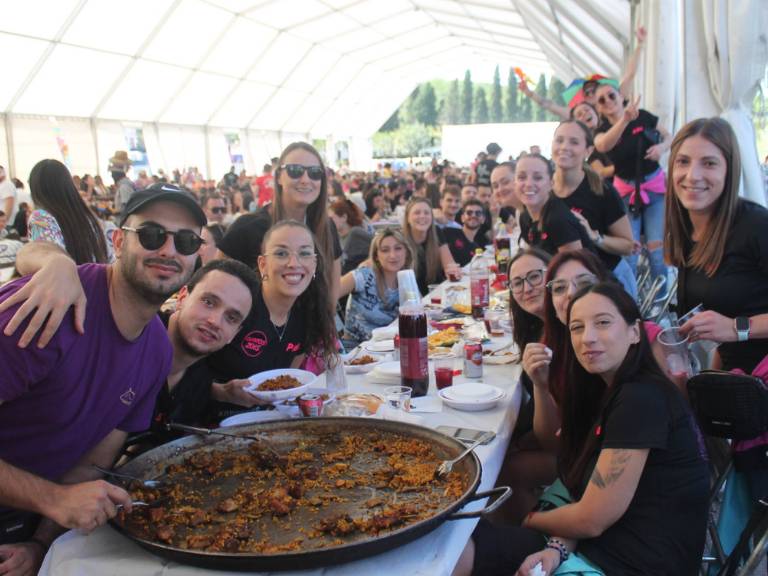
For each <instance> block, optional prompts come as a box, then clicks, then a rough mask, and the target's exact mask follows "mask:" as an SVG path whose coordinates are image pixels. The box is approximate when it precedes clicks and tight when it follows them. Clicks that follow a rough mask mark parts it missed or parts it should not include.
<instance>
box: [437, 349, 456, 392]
mask: <svg viewBox="0 0 768 576" xmlns="http://www.w3.org/2000/svg"><path fill="white" fill-rule="evenodd" d="M433 363H434V366H435V385H436V386H437V389H438V390H442V389H443V388H448V387H449V386H452V385H453V356H444V357H440V358H435V359H434V360H433Z"/></svg>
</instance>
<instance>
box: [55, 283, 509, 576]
mask: <svg viewBox="0 0 768 576" xmlns="http://www.w3.org/2000/svg"><path fill="white" fill-rule="evenodd" d="M505 296H506V292H505V291H504V290H499V291H498V292H497V293H496V294H493V292H492V291H491V295H490V298H489V300H488V302H487V303H486V305H485V306H484V307H483V308H484V314H477V313H475V314H474V316H475V318H473V317H472V315H471V313H472V312H473V310H472V308H473V306H472V305H471V302H470V286H469V282H468V281H467V280H466V279H465V280H464V281H463V282H446V283H444V284H443V285H441V286H440V287H439V288H437V289H436V290H435V291H433V292H432V293H431V294H429V295H428V296H427V297H426V298H425V299H424V300H423V310H424V313H425V315H426V317H427V319H428V325H429V334H428V336H427V348H428V359H427V362H426V364H427V367H428V378H429V379H428V386H427V387H426V394H424V395H420V394H419V393H418V392H417V390H416V387H415V386H413V387H411V386H408V384H410V383H412V381H411V380H408V379H407V378H405V377H401V362H400V355H399V354H398V351H399V347H401V346H402V347H405V346H406V343H405V342H404V340H405V339H406V338H405V336H403V337H402V338H401V337H400V336H401V335H400V334H399V333H398V323H397V322H395V323H394V324H393V325H392V326H389V327H383V328H380V329H377V330H375V331H374V334H373V338H372V339H371V340H370V341H368V342H365V343H363V344H362V345H361V346H359V347H357V348H355V349H354V350H351V351H349V352H348V353H347V354H345V355H344V356H343V362H344V365H343V376H341V377H339V375H338V374H337V375H336V376H335V377H334V378H332V379H328V384H332V386H331V387H329V386H327V385H326V375H325V374H323V375H321V376H319V377H316V376H315V375H314V374H312V373H309V372H304V371H302V370H294V369H286V370H272V371H269V372H263V373H260V374H256V375H254V376H253V377H252V378H251V385H250V388H249V391H251V392H252V393H253V394H254V395H255V396H257V397H258V398H260V399H261V400H264V401H267V402H270V403H271V404H272V405H271V406H268V409H259V410H254V411H250V412H245V413H242V414H238V415H236V416H233V417H231V418H228V419H226V420H224V421H222V422H221V424H220V426H221V427H220V428H218V429H217V430H213V431H211V430H207V429H192V428H190V430H188V431H196V432H197V434H192V435H189V436H185V437H183V438H181V439H179V440H175V441H173V442H170V443H168V444H165V445H162V446H159V447H158V448H155V449H153V450H150V451H148V452H145V453H144V454H141V455H140V456H138V457H136V458H134V459H133V460H130V461H129V462H128V463H127V464H125V465H123V466H121V467H119V469H118V470H117V472H119V473H120V474H122V475H124V477H123V476H117V475H115V476H114V477H113V478H111V480H112V481H114V482H116V483H119V484H120V485H121V486H123V487H125V488H126V489H127V490H128V491H129V492H130V494H131V496H132V499H133V501H134V505H133V510H132V511H131V512H130V513H126V512H125V511H120V512H119V513H118V516H117V517H116V518H115V519H114V520H113V521H112V522H111V523H110V525H108V526H103V527H101V528H99V529H98V530H96V531H95V532H93V533H91V534H89V535H83V534H80V533H77V532H74V531H70V532H68V533H66V534H64V535H63V536H61V537H60V538H59V539H58V540H56V541H55V542H54V544H53V546H52V547H51V549H50V550H49V552H48V555H47V556H46V558H45V561H44V563H43V566H42V569H41V572H40V574H44V575H56V576H63V575H70V574H72V575H74V574H77V575H78V576H89V575H94V576H95V575H99V576H100V575H102V574H107V573H108V574H111V575H115V576H120V575H126V576H127V575H131V576H142V575H147V576H149V575H155V574H161V573H162V574H172V575H192V574H204V573H207V572H209V571H211V573H218V574H225V573H239V572H242V571H245V570H247V571H248V572H250V573H271V572H277V571H279V572H282V573H291V572H294V573H301V574H325V573H332V574H339V575H345V574H349V575H352V574H355V575H357V574H392V573H395V574H429V575H439V574H450V572H451V570H452V568H453V566H454V565H455V563H456V561H457V559H458V557H459V554H460V553H461V551H462V549H463V548H464V545H465V544H466V542H467V541H468V539H469V537H470V534H471V533H472V531H473V529H474V526H475V524H476V521H477V518H478V516H479V513H480V512H481V511H483V510H484V509H487V508H488V507H489V506H492V504H493V502H494V501H498V500H500V499H503V498H504V497H505V496H506V495H508V493H509V490H508V489H505V488H504V487H499V488H496V489H495V490H494V489H493V488H494V485H495V481H496V478H497V476H498V474H499V470H500V468H501V464H502V460H503V456H504V453H505V451H506V448H507V445H508V443H509V439H510V435H511V432H512V429H513V427H514V424H515V419H516V415H517V411H518V408H519V405H520V400H521V393H522V392H521V389H520V387H519V386H518V379H519V375H520V368H519V364H517V363H515V360H516V358H517V354H518V351H517V350H515V349H514V346H512V340H511V334H510V326H509V322H508V314H507V313H506V311H505V308H506V304H507V302H506V300H505ZM475 312H477V310H475ZM489 312H491V313H489ZM493 313H495V314H493ZM404 353H407V352H405V350H404ZM339 370H341V368H340V369H339ZM403 370H405V368H403ZM436 376H437V380H436V379H435V377H436ZM340 381H341V382H340ZM438 383H439V387H438ZM438 388H439V389H438ZM483 432H485V433H487V434H483ZM472 440H478V442H476V444H478V445H477V446H476V447H475V448H474V450H473V451H471V452H470V453H469V454H467V455H464V456H463V455H462V453H463V452H465V448H466V447H467V446H468V445H469V444H470V443H472V442H471V441H472ZM459 456H462V457H461V458H460V459H458V460H457V457H459ZM213 571H216V572H213Z"/></svg>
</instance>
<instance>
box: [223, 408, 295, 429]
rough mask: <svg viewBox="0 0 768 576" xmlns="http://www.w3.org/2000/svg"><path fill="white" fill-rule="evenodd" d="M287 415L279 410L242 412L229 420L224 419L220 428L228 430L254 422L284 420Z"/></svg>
mask: <svg viewBox="0 0 768 576" xmlns="http://www.w3.org/2000/svg"><path fill="white" fill-rule="evenodd" d="M284 418H285V414H282V413H281V412H278V411H277V410H254V411H253V412H242V413H240V414H235V415H234V416H230V417H229V418H224V420H222V421H221V422H219V428H228V427H229V426H240V425H241V424H253V423H254V422H269V421H270V420H283V419H284Z"/></svg>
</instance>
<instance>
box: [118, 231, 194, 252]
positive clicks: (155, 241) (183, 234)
mask: <svg viewBox="0 0 768 576" xmlns="http://www.w3.org/2000/svg"><path fill="white" fill-rule="evenodd" d="M121 230H125V231H127V232H136V235H137V236H138V237H139V243H140V244H141V245H142V247H143V248H144V249H146V250H159V249H160V248H162V247H163V246H164V245H165V242H166V240H168V236H172V237H173V245H174V246H175V247H176V252H178V253H179V254H181V255H182V256H191V255H192V254H194V253H195V252H197V251H198V250H199V249H200V246H202V245H203V244H204V240H203V239H202V238H201V237H200V236H198V235H197V234H196V233H195V232H194V231H192V230H177V231H176V232H171V231H170V230H166V229H165V228H163V227H162V226H158V225H157V224H147V225H145V226H140V227H139V228H131V227H129V226H123V227H122V228H121Z"/></svg>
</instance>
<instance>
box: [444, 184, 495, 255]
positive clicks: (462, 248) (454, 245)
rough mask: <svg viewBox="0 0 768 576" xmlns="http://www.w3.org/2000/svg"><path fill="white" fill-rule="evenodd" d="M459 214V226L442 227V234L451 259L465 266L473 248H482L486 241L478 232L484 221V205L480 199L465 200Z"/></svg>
mask: <svg viewBox="0 0 768 576" xmlns="http://www.w3.org/2000/svg"><path fill="white" fill-rule="evenodd" d="M460 216H461V224H462V226H461V228H460V229H455V228H443V234H444V235H445V240H446V242H447V243H448V248H450V250H451V254H452V255H453V259H454V260H455V261H456V263H457V264H458V265H459V266H466V265H467V264H469V262H470V261H471V260H472V256H474V254H475V250H476V249H478V248H483V247H484V246H485V244H486V243H487V241H488V240H487V238H486V237H485V235H484V234H482V233H481V232H480V228H481V226H482V225H483V224H484V223H485V206H484V205H483V203H482V202H481V201H480V200H477V199H471V200H467V201H466V202H464V205H463V206H462V207H461V212H460Z"/></svg>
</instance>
